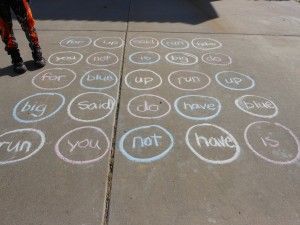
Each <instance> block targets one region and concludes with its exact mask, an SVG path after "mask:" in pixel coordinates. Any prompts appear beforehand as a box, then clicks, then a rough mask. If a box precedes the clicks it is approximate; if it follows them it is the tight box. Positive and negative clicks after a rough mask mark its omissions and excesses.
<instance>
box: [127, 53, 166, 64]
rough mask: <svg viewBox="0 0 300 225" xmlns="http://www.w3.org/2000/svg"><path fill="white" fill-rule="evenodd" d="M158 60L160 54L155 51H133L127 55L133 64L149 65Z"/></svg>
mask: <svg viewBox="0 0 300 225" xmlns="http://www.w3.org/2000/svg"><path fill="white" fill-rule="evenodd" d="M159 60H160V55H159V54H158V53H156V52H151V51H145V52H135V53H133V54H131V55H130V56H129V61H130V62H131V63H134V64H140V65H147V64H148V65H149V64H154V63H157V62H158V61H159Z"/></svg>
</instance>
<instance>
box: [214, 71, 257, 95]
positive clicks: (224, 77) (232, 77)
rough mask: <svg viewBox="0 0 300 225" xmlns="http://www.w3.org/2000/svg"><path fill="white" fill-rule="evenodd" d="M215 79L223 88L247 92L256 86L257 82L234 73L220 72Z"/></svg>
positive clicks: (246, 76)
mask: <svg viewBox="0 0 300 225" xmlns="http://www.w3.org/2000/svg"><path fill="white" fill-rule="evenodd" d="M215 79H216V81H217V82H218V84H219V85H221V86H222V87H224V88H227V89H229V90H234V91H246V90H249V89H252V88H253V87H254V86H255V81H254V80H253V79H252V78H251V77H249V76H248V75H245V74H242V73H238V72H234V71H222V72H219V73H217V74H216V76H215Z"/></svg>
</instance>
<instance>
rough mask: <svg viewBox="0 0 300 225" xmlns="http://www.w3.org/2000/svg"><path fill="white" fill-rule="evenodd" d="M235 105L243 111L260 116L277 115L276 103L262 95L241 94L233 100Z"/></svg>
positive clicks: (269, 116)
mask: <svg viewBox="0 0 300 225" xmlns="http://www.w3.org/2000/svg"><path fill="white" fill-rule="evenodd" d="M235 105H236V106H237V107H238V108H239V109H240V110H242V111H243V112H245V113H248V114H250V115H252V116H256V117H261V118H273V117H275V116H277V115H278V107H277V106H276V104H275V103H274V102H273V101H271V100H269V99H267V98H264V97H261V96H256V95H243V96H241V97H239V98H237V99H236V100H235Z"/></svg>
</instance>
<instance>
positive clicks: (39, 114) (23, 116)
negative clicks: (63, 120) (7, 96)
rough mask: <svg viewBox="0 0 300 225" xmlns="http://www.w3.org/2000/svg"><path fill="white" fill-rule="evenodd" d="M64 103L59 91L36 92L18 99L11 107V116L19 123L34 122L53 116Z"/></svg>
mask: <svg viewBox="0 0 300 225" xmlns="http://www.w3.org/2000/svg"><path fill="white" fill-rule="evenodd" d="M64 104H65V97H64V96H63V95H61V94H59V93H50V92H49V93H37V94H34V95H30V96H28V97H26V98H24V99H22V100H21V101H19V102H18V103H17V104H16V105H15V107H14V109H13V118H14V119H15V120H16V121H18V122H20V123H36V122H40V121H42V120H45V119H48V118H50V117H53V116H54V115H55V114H56V113H57V112H58V111H59V110H61V108H62V107H63V106H64Z"/></svg>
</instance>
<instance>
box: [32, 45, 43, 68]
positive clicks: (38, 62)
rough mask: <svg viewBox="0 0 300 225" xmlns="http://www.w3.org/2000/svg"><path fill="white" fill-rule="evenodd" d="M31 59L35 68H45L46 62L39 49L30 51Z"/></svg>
mask: <svg viewBox="0 0 300 225" xmlns="http://www.w3.org/2000/svg"><path fill="white" fill-rule="evenodd" d="M32 58H33V60H34V64H35V66H36V67H38V68H42V67H44V66H46V60H45V59H44V57H43V54H42V51H41V49H34V50H33V51H32Z"/></svg>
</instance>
